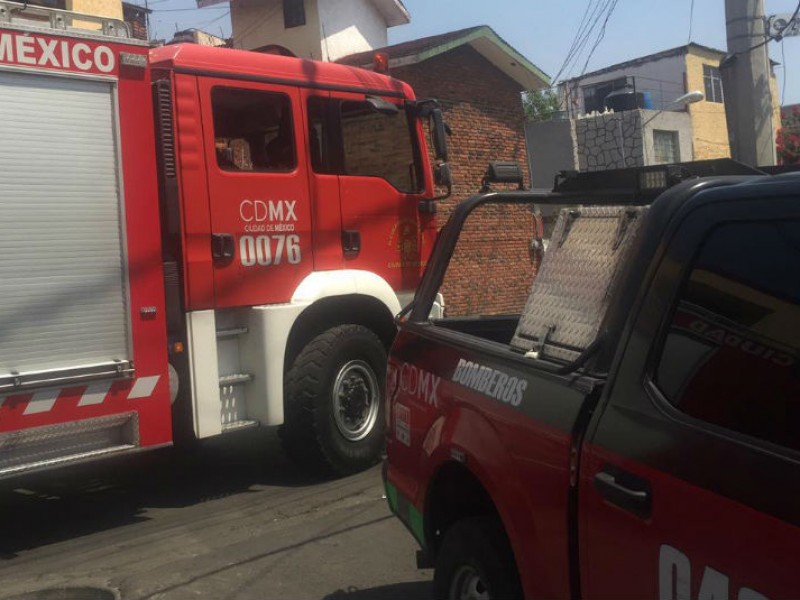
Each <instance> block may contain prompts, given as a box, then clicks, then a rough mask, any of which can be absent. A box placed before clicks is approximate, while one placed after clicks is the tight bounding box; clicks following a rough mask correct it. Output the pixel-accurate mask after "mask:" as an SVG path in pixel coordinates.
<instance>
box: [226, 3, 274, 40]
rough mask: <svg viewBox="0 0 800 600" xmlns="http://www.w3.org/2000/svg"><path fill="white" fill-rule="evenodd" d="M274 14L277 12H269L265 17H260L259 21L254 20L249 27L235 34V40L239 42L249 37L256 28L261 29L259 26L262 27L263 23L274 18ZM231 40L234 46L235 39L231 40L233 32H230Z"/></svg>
mask: <svg viewBox="0 0 800 600" xmlns="http://www.w3.org/2000/svg"><path fill="white" fill-rule="evenodd" d="M275 12H277V11H272V12H269V13H267V14H266V15H264V16H263V17H261V18H260V19H256V20H255V21H253V22H252V23H250V25H248V26H247V27H245V28H244V29H243V30H242V31H239V32H237V34H236V38H237V39H240V40H241V39H243V38H245V37H247V36H248V35H250V33H251V32H253V31H255V30H256V29H257V28H259V27H261V25H263V24H264V23H266V22H267V21H269V20H270V19H271V18H272V17H273V16H275ZM231 39H233V43H234V44H235V43H236V39H234V38H233V32H232V31H231Z"/></svg>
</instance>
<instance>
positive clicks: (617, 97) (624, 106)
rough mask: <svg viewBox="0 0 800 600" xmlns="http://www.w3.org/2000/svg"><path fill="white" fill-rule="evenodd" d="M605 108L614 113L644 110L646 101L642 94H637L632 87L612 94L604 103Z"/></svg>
mask: <svg viewBox="0 0 800 600" xmlns="http://www.w3.org/2000/svg"><path fill="white" fill-rule="evenodd" d="M604 104H605V107H606V108H608V109H612V110H613V111H614V112H620V111H623V110H636V109H637V108H644V105H645V100H644V94H643V93H642V92H637V91H635V90H634V89H633V88H631V87H625V88H622V89H620V90H615V91H613V92H611V93H610V94H609V95H608V96H606V99H605V101H604Z"/></svg>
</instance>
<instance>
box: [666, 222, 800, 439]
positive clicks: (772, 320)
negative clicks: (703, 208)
mask: <svg viewBox="0 0 800 600" xmlns="http://www.w3.org/2000/svg"><path fill="white" fill-rule="evenodd" d="M798 273H800V221H774V222H761V223H747V224H739V223H737V224H728V225H723V226H721V227H719V228H717V229H716V230H714V231H713V232H712V234H711V235H710V237H709V239H708V240H707V241H706V243H705V245H704V246H703V248H702V250H701V252H700V255H699V256H698V258H697V260H696V261H695V264H694V267H693V270H692V272H691V274H690V276H689V279H688V280H687V282H686V283H685V285H684V286H683V289H682V291H681V294H680V298H679V301H678V303H677V308H676V310H675V313H674V315H673V317H672V321H671V323H670V327H669V330H668V332H667V337H666V341H665V343H664V347H663V349H662V353H661V358H660V362H659V364H658V367H657V372H656V382H657V385H658V387H659V388H660V389H661V391H662V392H663V393H664V395H665V396H666V397H667V399H668V400H669V401H670V402H671V403H672V404H673V405H674V406H675V407H676V408H678V409H679V410H681V411H683V412H685V413H687V414H689V415H691V416H693V417H696V418H698V419H702V420H703V421H707V422H709V423H713V424H715V425H718V426H721V427H725V428H727V429H730V430H733V431H737V432H739V433H743V434H746V435H749V436H752V437H754V438H760V439H762V440H766V441H769V442H773V443H775V444H780V445H783V446H785V447H788V448H792V449H794V450H800V378H799V377H798V374H799V372H800V371H799V369H800V362H799V361H798V359H800V306H798V305H799V304H800V277H798V275H797V274H798Z"/></svg>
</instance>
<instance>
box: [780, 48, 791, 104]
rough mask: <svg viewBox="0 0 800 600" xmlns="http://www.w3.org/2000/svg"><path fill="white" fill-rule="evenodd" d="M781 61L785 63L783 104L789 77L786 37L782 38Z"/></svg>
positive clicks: (782, 91) (782, 90)
mask: <svg viewBox="0 0 800 600" xmlns="http://www.w3.org/2000/svg"><path fill="white" fill-rule="evenodd" d="M781 62H782V63H783V89H781V106H783V103H784V102H785V101H786V80H787V79H789V69H787V68H786V38H783V39H781Z"/></svg>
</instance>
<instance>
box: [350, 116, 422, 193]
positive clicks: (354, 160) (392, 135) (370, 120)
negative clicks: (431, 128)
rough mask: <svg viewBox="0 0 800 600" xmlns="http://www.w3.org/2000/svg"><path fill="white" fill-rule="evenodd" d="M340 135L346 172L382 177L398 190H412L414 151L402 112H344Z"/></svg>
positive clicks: (413, 186)
mask: <svg viewBox="0 0 800 600" xmlns="http://www.w3.org/2000/svg"><path fill="white" fill-rule="evenodd" d="M342 137H343V138H344V162H345V169H346V170H347V173H348V174H349V175H368V176H378V177H383V178H384V179H386V180H387V181H389V183H391V184H392V185H394V186H395V187H396V188H398V189H399V190H402V191H405V192H412V191H415V185H414V182H413V181H412V172H411V170H410V169H409V165H411V164H412V163H413V162H414V154H413V150H412V146H411V133H410V132H409V128H408V120H407V118H406V116H405V114H402V113H398V114H396V115H394V116H386V115H381V114H375V113H366V114H361V113H355V114H354V113H349V114H345V116H344V118H343V122H342Z"/></svg>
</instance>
